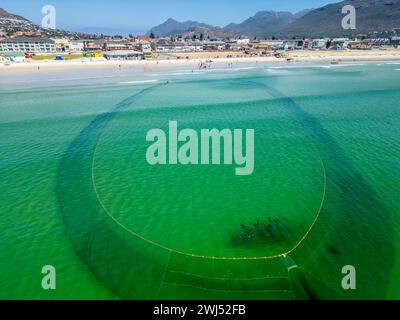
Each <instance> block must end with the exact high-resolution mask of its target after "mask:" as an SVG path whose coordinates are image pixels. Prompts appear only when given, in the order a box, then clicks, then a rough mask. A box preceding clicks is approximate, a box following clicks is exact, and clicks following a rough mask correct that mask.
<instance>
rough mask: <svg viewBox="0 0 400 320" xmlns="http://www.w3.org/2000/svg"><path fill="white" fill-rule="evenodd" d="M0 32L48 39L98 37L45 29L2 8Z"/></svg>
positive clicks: (0, 9)
mask: <svg viewBox="0 0 400 320" xmlns="http://www.w3.org/2000/svg"><path fill="white" fill-rule="evenodd" d="M0 31H1V32H5V33H7V34H9V35H12V34H15V33H17V32H34V33H38V34H41V35H42V36H47V37H55V38H57V37H68V38H76V39H79V38H95V37H96V36H94V35H90V34H85V33H81V32H73V31H65V30H58V29H57V30H51V29H43V28H41V27H40V26H38V25H36V24H34V23H33V22H31V21H29V20H28V19H25V18H24V17H21V16H18V15H14V14H12V13H9V12H7V11H6V10H4V9H2V8H0Z"/></svg>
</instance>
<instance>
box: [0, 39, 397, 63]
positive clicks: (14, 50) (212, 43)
mask: <svg viewBox="0 0 400 320" xmlns="http://www.w3.org/2000/svg"><path fill="white" fill-rule="evenodd" d="M397 48H400V37H399V36H393V37H390V38H365V37H360V38H321V39H306V38H304V39H275V38H273V39H256V38H255V39H249V38H242V37H239V38H237V39H203V38H202V37H201V38H200V39H197V38H196V37H193V38H188V37H186V38H183V37H181V36H176V37H175V36H171V37H161V38H154V37H150V36H146V35H138V36H132V37H122V36H114V37H111V36H110V37H106V36H103V37H98V38H95V39H76V38H66V37H65V38H49V37H45V36H42V35H41V34H40V33H39V32H16V33H14V34H11V35H7V34H5V33H4V32H0V59H1V60H2V61H3V62H6V63H7V62H26V61H30V60H59V61H62V60H71V59H84V58H89V59H93V58H97V59H102V60H121V61H122V60H170V59H178V60H179V59H190V58H192V57H196V56H198V57H206V56H207V54H206V53H210V55H209V57H210V58H211V57H212V58H219V57H221V58H240V57H272V56H275V57H277V58H285V57H287V59H289V60H290V56H289V55H288V53H290V52H294V51H299V50H309V51H343V50H390V49H397ZM196 53H197V55H196ZM201 53H203V55H201ZM193 54H194V55H193Z"/></svg>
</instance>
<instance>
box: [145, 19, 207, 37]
mask: <svg viewBox="0 0 400 320" xmlns="http://www.w3.org/2000/svg"><path fill="white" fill-rule="evenodd" d="M196 28H205V29H213V28H214V27H213V26H211V25H208V24H205V23H201V22H197V21H191V20H188V21H185V22H179V21H176V20H174V19H172V18H169V19H168V20H167V21H165V22H164V23H162V24H160V25H158V26H156V27H154V28H152V29H151V30H150V31H149V32H148V33H147V35H151V34H153V35H154V36H155V37H167V36H175V35H178V34H184V33H186V32H190V31H193V30H195V29H196Z"/></svg>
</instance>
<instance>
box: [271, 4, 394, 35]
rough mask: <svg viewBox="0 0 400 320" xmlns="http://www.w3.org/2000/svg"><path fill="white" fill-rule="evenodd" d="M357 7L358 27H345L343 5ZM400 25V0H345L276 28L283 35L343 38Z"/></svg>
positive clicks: (382, 30) (383, 30)
mask: <svg viewBox="0 0 400 320" xmlns="http://www.w3.org/2000/svg"><path fill="white" fill-rule="evenodd" d="M348 4H349V5H352V6H354V7H355V9H356V13H357V14H356V17H357V19H356V22H357V23H356V29H355V30H344V29H343V28H342V19H343V17H344V15H343V14H342V8H343V6H345V5H348ZM394 28H400V0H346V1H342V2H339V3H335V4H329V5H327V6H324V7H322V8H319V9H315V10H312V11H311V12H308V13H307V14H305V15H304V16H303V17H301V18H299V19H297V20H295V21H293V22H292V23H290V24H288V25H285V26H282V27H281V28H280V29H279V30H277V34H276V35H277V36H281V37H328V36H330V37H333V36H335V37H341V36H351V35H359V34H371V33H374V32H377V33H382V32H385V31H390V30H392V29H394Z"/></svg>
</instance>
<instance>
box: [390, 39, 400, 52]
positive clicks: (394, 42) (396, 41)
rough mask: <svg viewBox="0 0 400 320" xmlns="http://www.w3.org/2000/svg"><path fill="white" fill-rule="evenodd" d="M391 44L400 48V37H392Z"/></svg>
mask: <svg viewBox="0 0 400 320" xmlns="http://www.w3.org/2000/svg"><path fill="white" fill-rule="evenodd" d="M390 44H391V45H392V46H393V47H395V48H399V49H400V37H392V39H390Z"/></svg>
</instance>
